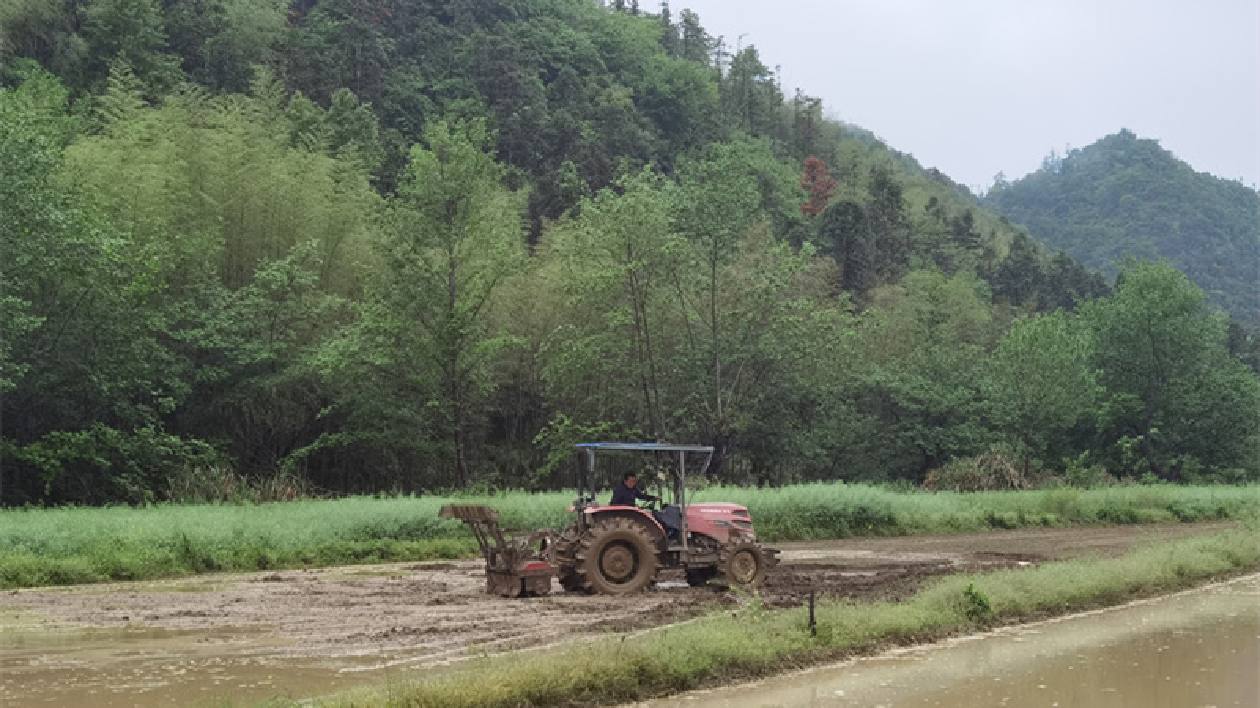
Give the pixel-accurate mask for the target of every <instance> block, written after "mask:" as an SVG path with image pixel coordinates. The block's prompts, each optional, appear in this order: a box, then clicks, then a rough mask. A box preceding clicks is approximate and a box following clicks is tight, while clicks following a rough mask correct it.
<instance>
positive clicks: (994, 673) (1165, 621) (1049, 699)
mask: <svg viewBox="0 0 1260 708" xmlns="http://www.w3.org/2000/svg"><path fill="white" fill-rule="evenodd" d="M1258 672H1260V575H1251V576H1247V577H1244V578H1240V579H1237V580H1234V581H1231V582H1227V583H1221V584H1217V585H1213V586H1210V587H1206V588H1200V589H1197V590H1191V591H1188V592H1183V593H1178V594H1176V595H1171V596H1167V597H1162V598H1156V599H1153V600H1144V601H1140V602H1137V603H1133V604H1131V605H1127V606H1124V607H1119V608H1111V609H1107V610H1100V611H1096V612H1089V613H1085V614H1081V615H1074V616H1071V617H1065V618H1061V619H1056V620H1050V621H1047V622H1040V623H1037V624H1033V625H1026V626H1020V627H1008V628H1004V629H1001V630H998V631H995V632H992V633H988V634H984V635H975V636H971V637H965V638H961V639H955V640H951V641H948V642H943V643H941V644H937V645H930V646H923V647H916V648H913V649H903V650H897V651H894V652H889V653H887V654H884V655H882V656H879V657H873V658H867V659H858V660H854V661H849V662H845V663H843V664H840V665H837V666H830V667H821V668H817V669H812V670H809V671H804V672H800V673H797V674H792V675H788V676H780V677H777V678H773V679H769V680H766V681H762V682H759V683H756V684H749V685H742V686H731V687H725V688H720V689H715V690H711V691H698V692H694V693H690V694H684V695H682V696H676V697H673V698H669V699H665V700H660V701H653V702H650V703H643V704H638V706H639V708H684V707H685V708H737V707H738V708H754V707H755V708H853V707H857V706H867V707H872V708H873V707H875V706H883V708H902V707H905V706H934V707H939V708H973V707H975V708H981V707H988V706H993V707H1003V708H1006V707H1009V708H1016V707H1024V706H1046V707H1048V708H1053V707H1055V706H1061V707H1063V708H1069V707H1071V708H1126V707H1130V706H1131V707H1132V708H1196V707H1201V708H1205V707H1207V706H1214V707H1217V708H1226V706H1237V707H1239V708H1253V707H1254V706H1257V705H1260V673H1258Z"/></svg>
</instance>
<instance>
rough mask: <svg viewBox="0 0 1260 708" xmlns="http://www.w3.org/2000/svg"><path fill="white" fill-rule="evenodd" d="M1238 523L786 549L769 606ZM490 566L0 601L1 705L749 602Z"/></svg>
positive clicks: (334, 670)
mask: <svg viewBox="0 0 1260 708" xmlns="http://www.w3.org/2000/svg"><path fill="white" fill-rule="evenodd" d="M1226 526H1227V524H1198V525H1193V526H1189V525H1185V526H1183V525H1168V526H1128V527H1106V528H1094V529H1036V530H1020V531H1008V532H999V533H990V534H977V535H960V536H927V537H911V538H890V539H864V540H847V541H825V542H813V543H784V544H778V547H779V548H781V549H782V551H783V552H782V554H781V558H782V561H783V562H782V564H781V565H780V566H779V567H778V568H776V569H775V570H773V571H772V572H771V573H770V575H769V576H768V578H767V582H766V587H765V588H764V590H763V593H762V596H763V599H764V600H765V601H766V602H767V603H768V604H771V605H774V606H780V607H786V606H793V605H799V604H801V603H802V602H803V601H804V600H805V598H806V597H807V596H808V594H809V592H810V590H811V589H815V590H816V591H817V592H818V593H819V594H820V595H824V596H825V595H831V596H841V597H848V598H853V599H857V600H873V599H896V598H899V597H903V596H905V595H907V594H909V593H912V592H914V590H916V589H917V588H918V587H919V586H921V585H922V583H923V582H924V581H925V580H926V579H928V578H931V577H932V576H935V575H940V574H943V573H951V572H957V571H962V570H976V569H986V568H1001V567H1010V566H1018V565H1032V564H1036V563H1038V562H1042V561H1045V560H1053V559H1060V558H1066V557H1075V556H1082V555H1116V554H1119V553H1123V552H1124V551H1125V550H1127V549H1129V548H1130V547H1132V546H1133V545H1134V544H1135V543H1138V542H1141V541H1146V540H1159V539H1173V538H1181V537H1185V536H1188V535H1193V534H1199V533H1206V532H1211V531H1214V530H1219V529H1222V528H1224V527H1226ZM484 582H485V581H484V576H483V575H482V572H481V562H480V561H461V562H456V563H422V564H392V565H378V566H357V567H345V568H331V569H321V570H295V571H281V572H273V573H248V574H240V575H210V576H200V577H196V578H187V579H180V580H170V581H161V582H143V583H116V584H108V585H94V586H82V587H74V588H60V589H36V590H18V591H8V592H3V593H0V703H3V704H4V705H26V704H35V703H38V704H40V705H59V704H60V705H78V704H81V702H82V701H88V702H91V703H93V704H95V705H102V706H107V705H129V706H130V705H163V704H172V703H188V702H191V699H192V698H195V697H205V696H208V695H217V694H223V693H226V694H229V695H232V696H234V697H236V698H237V699H245V700H253V699H258V698H265V697H268V696H272V695H287V696H300V695H312V694H315V693H319V692H322V691H326V690H331V689H335V688H340V687H344V686H347V685H353V684H354V683H363V682H372V681H380V680H382V675H383V674H382V672H384V673H385V675H387V676H388V677H389V678H391V679H393V678H399V679H406V678H412V677H417V676H422V675H425V674H428V673H431V672H432V671H435V670H445V669H444V668H443V667H447V666H451V665H458V663H459V662H461V661H463V660H465V659H468V658H469V657H477V656H483V655H486V654H491V653H498V652H503V651H509V650H515V649H526V648H532V647H540V646H548V645H552V644H555V643H558V642H562V641H569V640H574V639H580V638H583V637H592V636H599V635H601V634H606V633H609V632H625V631H633V630H640V629H644V628H648V627H652V626H658V625H663V624H669V623H672V622H677V621H680V620H683V619H686V618H689V617H693V616H696V615H698V614H701V613H703V612H705V611H708V610H710V609H714V608H720V607H723V606H730V605H732V604H735V603H738V602H740V601H741V600H740V598H739V597H738V596H737V595H736V594H734V593H728V592H720V591H717V590H715V589H709V588H690V587H687V586H686V584H685V583H683V582H682V578H681V576H679V577H671V576H669V575H665V576H663V577H662V578H661V582H659V583H658V585H657V586H656V588H655V589H654V590H653V591H651V592H648V593H644V594H642V595H638V596H633V597H629V598H616V599H612V598H606V597H598V596H585V595H580V594H566V593H563V592H559V588H558V585H557V586H555V589H556V592H554V593H553V594H552V595H550V596H547V597H540V598H529V599H519V600H508V599H503V598H498V597H493V596H489V595H486V594H484V593H483V592H482V591H483V588H484Z"/></svg>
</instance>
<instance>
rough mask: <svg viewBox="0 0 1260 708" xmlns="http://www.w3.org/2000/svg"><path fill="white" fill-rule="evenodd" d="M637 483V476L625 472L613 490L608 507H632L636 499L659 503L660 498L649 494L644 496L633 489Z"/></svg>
mask: <svg viewBox="0 0 1260 708" xmlns="http://www.w3.org/2000/svg"><path fill="white" fill-rule="evenodd" d="M638 483H639V478H638V476H636V475H635V473H633V472H627V473H625V474H624V475H622V476H621V484H618V485H617V486H616V487H614V488H613V495H612V501H611V502H609V503H608V505H609V506H634V502H635V500H637V499H646V500H649V501H660V500H661V498H660V497H657V496H653V495H651V494H644V493H643V492H641V491H639V490H638V489H635V487H634V485H636V484H638Z"/></svg>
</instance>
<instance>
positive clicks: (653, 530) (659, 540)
mask: <svg viewBox="0 0 1260 708" xmlns="http://www.w3.org/2000/svg"><path fill="white" fill-rule="evenodd" d="M584 513H585V514H586V517H587V519H589V521H590V522H591V523H592V524H593V523H596V522H599V521H602V520H604V519H629V520H631V521H634V522H637V523H641V524H643V526H644V528H646V529H647V530H648V533H649V534H651V536H652V540H653V541H654V542H655V543H656V545H657V546H659V547H660V548H661V549H662V550H663V549H664V548H665V546H666V541H665V538H666V537H665V529H664V528H663V527H662V526H661V524H660V523H659V522H658V521H657V520H656V518H655V517H653V516H652V514H651V513H649V512H647V511H644V510H643V509H640V508H639V507H637V506H595V507H587V508H586V510H585V512H584Z"/></svg>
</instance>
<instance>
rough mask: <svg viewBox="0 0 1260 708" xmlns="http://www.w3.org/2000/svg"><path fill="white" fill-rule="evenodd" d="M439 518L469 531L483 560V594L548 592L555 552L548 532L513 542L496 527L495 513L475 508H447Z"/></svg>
mask: <svg viewBox="0 0 1260 708" xmlns="http://www.w3.org/2000/svg"><path fill="white" fill-rule="evenodd" d="M438 518H442V519H459V520H460V521H463V522H464V523H465V524H467V525H468V528H470V529H471V530H472V534H473V537H474V538H476V539H477V545H478V546H479V547H480V548H481V554H482V555H483V556H484V557H485V559H486V592H488V593H490V594H492V595H502V596H504V597H520V596H521V595H523V594H525V593H533V594H536V595H546V594H547V593H549V592H551V578H552V577H553V576H555V575H556V551H555V539H554V537H553V535H552V533H551V531H550V530H547V529H543V530H540V531H535V532H534V533H532V534H530V535H529V536H525V537H522V538H512V537H510V536H508V535H506V534H505V533H504V532H503V528H502V527H501V526H499V512H498V510H497V509H492V508H490V507H488V506H481V505H478V504H447V505H446V506H443V507H442V508H441V509H440V510H439V511H438ZM536 544H537V545H538V546H539V547H540V548H539V549H538V550H535V548H534V546H535V545H536Z"/></svg>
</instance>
